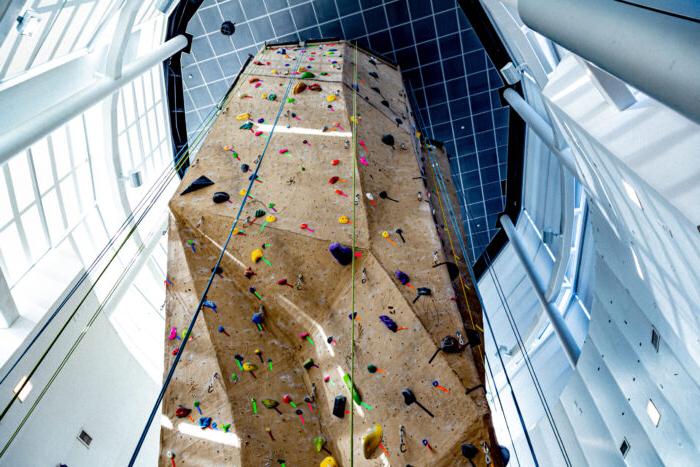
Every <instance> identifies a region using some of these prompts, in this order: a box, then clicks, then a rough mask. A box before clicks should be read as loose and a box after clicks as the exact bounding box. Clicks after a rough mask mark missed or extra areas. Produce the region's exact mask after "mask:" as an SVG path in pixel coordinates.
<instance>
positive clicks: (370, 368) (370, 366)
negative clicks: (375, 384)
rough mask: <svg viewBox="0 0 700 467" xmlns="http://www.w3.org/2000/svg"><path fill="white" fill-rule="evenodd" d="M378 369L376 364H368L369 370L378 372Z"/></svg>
mask: <svg viewBox="0 0 700 467" xmlns="http://www.w3.org/2000/svg"><path fill="white" fill-rule="evenodd" d="M378 369H379V368H377V367H376V366H375V365H371V364H370V365H367V371H369V372H370V373H372V374H374V373H376V372H377V370H378Z"/></svg>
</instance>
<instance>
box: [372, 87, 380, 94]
mask: <svg viewBox="0 0 700 467" xmlns="http://www.w3.org/2000/svg"><path fill="white" fill-rule="evenodd" d="M372 91H374V92H376V93H377V94H381V93H382V91H380V90H379V88H378V87H375V86H372Z"/></svg>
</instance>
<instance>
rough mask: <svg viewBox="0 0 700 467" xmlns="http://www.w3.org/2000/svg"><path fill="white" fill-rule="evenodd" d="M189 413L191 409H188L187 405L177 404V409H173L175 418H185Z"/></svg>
mask: <svg viewBox="0 0 700 467" xmlns="http://www.w3.org/2000/svg"><path fill="white" fill-rule="evenodd" d="M190 413H192V409H188V408H187V407H183V406H181V405H180V406H178V408H177V409H175V416H176V417H177V418H185V417H187V416H188V415H189V414H190Z"/></svg>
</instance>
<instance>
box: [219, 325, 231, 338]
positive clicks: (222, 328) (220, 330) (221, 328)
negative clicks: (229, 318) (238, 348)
mask: <svg viewBox="0 0 700 467" xmlns="http://www.w3.org/2000/svg"><path fill="white" fill-rule="evenodd" d="M218 331H219V332H220V333H222V334H226V335H227V336H228V337H231V334H229V333H228V332H226V329H225V328H224V327H223V326H221V325H219V329H218Z"/></svg>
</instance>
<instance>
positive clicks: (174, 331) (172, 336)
mask: <svg viewBox="0 0 700 467" xmlns="http://www.w3.org/2000/svg"><path fill="white" fill-rule="evenodd" d="M175 338H177V328H176V327H172V328H170V335H169V336H168V339H170V340H171V341H172V340H175Z"/></svg>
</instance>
